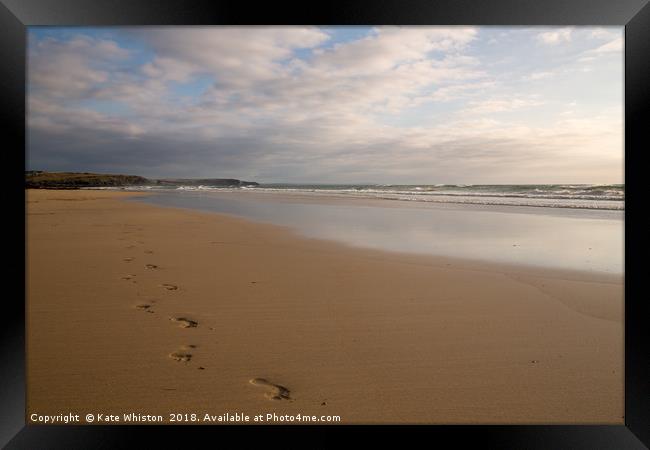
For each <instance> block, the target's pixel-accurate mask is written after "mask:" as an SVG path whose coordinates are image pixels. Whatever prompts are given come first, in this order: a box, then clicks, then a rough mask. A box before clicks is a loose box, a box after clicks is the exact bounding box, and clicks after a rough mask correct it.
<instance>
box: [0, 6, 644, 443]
mask: <svg viewBox="0 0 650 450" xmlns="http://www.w3.org/2000/svg"><path fill="white" fill-rule="evenodd" d="M226 24H228V25H240V24H241V25H244V24H247V25H256V24H260V25H265V24H266V25H271V24H286V25H294V24H300V25H304V24H314V25H325V24H331V25H618V26H625V184H626V206H625V242H626V248H625V425H621V426H605V425H548V426H547V425H539V426H533V425H530V426H529V425H523V426H515V425H512V426H463V425H458V426H417V427H414V426H391V427H342V426H327V427H317V426H309V427H304V426H299V427H286V426H275V427H250V426H243V427H241V426H240V427H224V426H220V427H205V426H202V427H181V428H178V427H165V426H44V425H26V424H25V302H24V300H25V283H24V280H25V264H24V263H25V247H24V246H23V244H22V242H24V241H25V239H24V238H25V221H24V218H25V214H24V213H25V191H24V170H25V149H26V146H25V144H26V143H25V136H26V134H25V75H26V29H27V27H28V26H32V25H53V26H56V25H66V26H71V25H85V26H101V25H226ZM649 55H650V5H648V0H618V1H608V0H546V1H539V0H489V1H488V0H381V1H380V0H374V1H373V0H365V1H361V0H356V1H352V0H348V1H328V2H321V3H318V4H314V3H311V2H303V3H297V4H289V3H287V4H286V5H284V6H283V5H279V4H278V3H276V2H259V4H257V3H255V4H253V3H252V2H246V1H243V0H240V1H233V0H214V1H209V0H192V1H190V0H146V1H145V0H139V1H137V0H95V1H93V2H89V1H88V0H0V98H1V99H2V102H0V111H1V113H0V114H1V115H0V123H1V124H2V129H3V132H4V133H3V134H4V138H5V145H6V146H5V148H4V152H2V158H3V167H4V168H5V171H4V174H5V180H9V182H8V183H7V184H6V185H5V186H3V189H2V193H3V194H2V198H3V201H4V202H7V203H9V204H10V205H11V206H10V209H11V211H12V213H11V214H10V215H9V216H6V219H5V221H4V222H5V226H7V227H8V230H7V231H8V233H9V234H8V235H7V236H6V239H7V240H8V241H10V242H12V243H14V244H15V245H14V246H12V248H11V250H9V252H10V253H9V254H8V255H6V259H5V260H6V261H10V262H11V263H10V264H7V267H5V270H4V275H5V280H7V282H8V283H9V284H10V285H12V287H14V288H15V291H13V292H14V294H12V295H4V296H3V297H4V299H3V304H4V307H5V311H6V314H7V316H6V317H5V318H4V319H5V320H3V327H0V329H1V330H2V341H1V344H0V345H1V349H2V353H0V355H2V364H1V368H0V379H1V380H2V382H1V384H0V409H1V411H2V412H1V414H0V445H6V448H15V449H24V448H30V449H31V448H40V449H42V448H65V449H73V448H130V447H131V446H134V443H135V442H136V441H138V440H141V439H146V442H147V447H149V448H151V447H153V446H154V445H155V443H157V442H159V443H161V444H167V445H169V444H172V443H182V444H183V445H191V443H192V442H193V441H194V439H195V436H194V434H195V433H196V434H197V435H198V436H196V441H194V442H201V441H203V440H204V439H208V441H207V442H211V441H210V439H211V438H216V437H218V439H219V440H221V439H223V436H224V433H227V434H230V433H236V434H237V438H238V439H240V441H238V442H239V444H240V445H242V444H245V443H246V440H247V439H248V438H249V437H255V438H260V437H261V438H262V439H265V440H266V439H270V440H276V439H277V440H278V442H280V443H288V444H289V445H291V443H292V442H293V443H294V444H295V445H301V442H303V444H304V445H305V446H308V447H311V446H316V447H321V446H330V445H332V446H333V445H340V444H341V443H340V440H339V433H340V432H341V431H342V432H344V433H345V434H346V435H347V434H350V433H355V432H357V431H361V432H363V434H364V435H365V434H367V433H366V432H372V434H373V437H375V436H376V437H379V438H380V439H381V440H382V441H386V440H390V439H391V438H392V437H393V432H394V431H396V430H397V431H408V432H409V433H412V434H413V438H414V439H415V438H421V439H424V440H425V441H424V442H428V443H430V444H434V445H435V444H437V443H439V442H440V441H441V440H444V441H446V442H453V445H454V447H464V446H468V445H478V446H481V447H487V448H499V449H524V448H525V449H563V448H566V449H628V448H629V449H642V448H644V446H645V447H649V446H650V349H649V347H648V339H647V337H648V333H647V332H646V330H647V327H646V324H645V322H646V320H647V318H648V317H650V311H649V310H650V307H649V306H648V305H649V303H648V301H647V295H645V296H644V295H643V292H644V290H643V286H642V285H641V283H642V282H643V278H644V277H645V276H646V275H645V274H644V266H643V264H642V263H641V261H643V259H642V256H643V255H642V254H641V252H642V248H643V247H644V245H643V244H645V243H647V237H646V236H647V230H648V227H646V226H644V225H645V222H644V221H643V216H644V213H643V207H644V205H643V197H642V196H643V193H642V184H641V183H642V180H643V177H644V173H643V169H644V167H643V161H642V158H643V154H644V152H646V151H648V150H647V149H648V148H650V147H648V145H647V137H646V136H647V131H646V128H647V125H646V122H645V121H644V119H645V117H647V116H648V114H647V113H648V110H649V109H650V58H649ZM21 238H22V239H21ZM21 241H22V242H21ZM5 294H6V293H5ZM251 430H254V431H255V433H251ZM287 430H288V431H290V432H291V434H292V436H293V435H294V434H298V435H302V436H304V438H305V441H300V440H295V441H294V440H293V439H292V440H291V441H286V439H287V436H285V435H284V434H285V433H283V436H282V437H281V439H279V438H280V437H279V436H278V433H279V432H285V431H287ZM314 431H322V432H320V433H318V437H317V438H315V437H314V435H313V433H314ZM188 433H191V435H189V436H191V437H190V439H188ZM199 439H200V440H199ZM212 442H215V443H216V442H218V441H212ZM399 442H400V445H403V444H402V442H403V441H399ZM413 442H416V441H413ZM328 444H329V445H328ZM301 446H302V445H301Z"/></svg>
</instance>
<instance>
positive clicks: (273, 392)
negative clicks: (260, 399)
mask: <svg viewBox="0 0 650 450" xmlns="http://www.w3.org/2000/svg"><path fill="white" fill-rule="evenodd" d="M249 383H250V384H253V385H255V386H262V387H265V388H266V389H268V392H267V393H266V394H264V396H265V397H266V398H268V399H269V400H292V398H291V396H290V395H289V394H290V391H289V389H287V388H286V387H284V386H280V385H279V384H273V383H271V382H270V381H268V380H267V379H266V378H253V379H252V380H250V381H249Z"/></svg>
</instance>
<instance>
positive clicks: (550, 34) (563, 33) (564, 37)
mask: <svg viewBox="0 0 650 450" xmlns="http://www.w3.org/2000/svg"><path fill="white" fill-rule="evenodd" d="M572 32H573V30H572V29H571V28H561V29H557V30H553V31H545V32H543V33H539V34H538V35H537V40H538V41H540V42H542V43H544V44H548V45H558V44H561V43H563V42H570V41H571V34H572Z"/></svg>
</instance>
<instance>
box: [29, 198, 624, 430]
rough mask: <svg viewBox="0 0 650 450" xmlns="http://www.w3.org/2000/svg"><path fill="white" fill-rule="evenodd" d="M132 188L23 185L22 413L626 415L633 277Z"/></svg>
mask: <svg viewBox="0 0 650 450" xmlns="http://www.w3.org/2000/svg"><path fill="white" fill-rule="evenodd" d="M133 195H138V194H134V193H127V192H111V191H98V190H96V191H93V190H80V191H41V190H29V191H28V193H27V217H26V220H27V250H26V255H27V280H26V289H27V290H26V293H27V299H26V307H27V324H26V325H27V330H26V335H27V388H28V398H27V417H28V423H29V422H30V421H29V417H30V415H31V414H33V413H35V414H39V415H56V414H68V413H73V414H79V415H81V423H84V417H83V416H85V415H86V414H88V413H93V414H97V413H102V414H107V415H110V414H113V415H116V416H117V417H118V418H120V419H123V417H122V416H123V414H125V413H138V414H150V415H158V414H159V415H163V416H164V419H165V421H166V422H169V415H170V414H193V413H194V414H197V422H195V423H205V422H202V419H203V418H204V414H206V413H207V414H210V415H213V416H219V415H225V414H226V413H229V414H236V413H237V414H243V415H248V416H250V418H251V419H250V422H249V423H252V421H253V417H254V416H256V415H259V414H263V415H264V416H265V417H266V414H269V413H275V414H276V415H277V416H278V417H279V416H282V415H293V416H294V417H295V416H296V415H297V414H301V415H316V416H317V417H319V418H320V416H327V415H329V416H334V415H338V416H340V417H341V420H340V422H335V423H342V424H380V423H381V424H389V423H391V424H392V423H422V424H451V423H465V424H467V423H484V424H497V423H539V424H542V423H543V424H553V423H584V424H587V423H589V424H594V423H599V424H622V423H623V422H624V418H623V386H624V382H623V320H622V315H623V277H622V276H612V275H599V274H587V273H572V272H563V271H557V270H556V271H553V270H541V269H533V268H517V267H507V266H503V265H491V264H488V263H476V262H473V263H470V262H463V261H461V260H452V259H448V258H434V257H423V256H413V255H408V254H399V253H389V252H380V251H374V250H363V249H356V248H351V247H347V246H344V245H341V244H338V243H333V242H328V241H322V240H316V239H306V238H302V237H299V236H297V235H295V234H294V233H292V232H291V231H289V230H287V229H285V228H282V227H277V226H272V225H266V224H257V223H252V222H248V221H244V220H241V219H238V218H233V217H230V216H226V215H219V214H210V213H202V212H196V211H189V210H181V209H173V208H161V207H156V206H152V205H147V204H143V203H139V202H132V201H125V200H126V198H127V197H130V196H133ZM190 417H191V416H190ZM94 423H97V421H96V419H95V422H94ZM120 423H124V422H123V420H121V421H120ZM183 423H186V422H183ZM212 423H214V422H212ZM275 423H279V422H275ZM283 423H286V422H283ZM291 423H298V422H295V421H294V422H291ZM312 423H313V422H312Z"/></svg>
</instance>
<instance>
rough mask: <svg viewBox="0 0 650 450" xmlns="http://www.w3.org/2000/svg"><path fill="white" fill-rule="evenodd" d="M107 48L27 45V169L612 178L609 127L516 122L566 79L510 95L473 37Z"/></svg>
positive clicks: (300, 33)
mask: <svg viewBox="0 0 650 450" xmlns="http://www.w3.org/2000/svg"><path fill="white" fill-rule="evenodd" d="M560 31H562V30H554V31H553V32H560ZM122 33H123V34H120V35H119V37H120V39H115V40H108V39H96V38H92V37H88V36H77V37H73V38H71V39H52V38H43V39H40V40H38V39H36V40H31V41H30V66H29V103H28V106H29V108H28V132H29V137H30V138H29V151H28V158H29V166H30V167H32V168H35V169H50V170H83V171H86V170H93V171H113V172H125V173H135V174H141V175H144V176H151V177H162V176H182V177H236V178H243V179H255V180H259V181H295V182H309V181H313V182H315V181H322V182H355V181H357V182H358V181H360V180H364V181H372V180H375V181H377V182H405V183H409V182H415V180H417V182H433V183H436V182H450V183H454V182H466V181H467V182H480V181H481V180H483V181H485V182H497V181H498V180H501V181H502V182H526V181H525V180H526V179H530V180H531V181H530V182H533V181H532V178H531V177H533V175H534V174H532V173H531V172H530V170H527V168H530V167H536V168H538V167H545V168H546V169H548V168H553V171H554V172H552V173H553V174H554V176H556V177H565V178H566V179H567V181H570V182H579V181H581V180H579V179H575V176H574V178H572V179H570V180H569V179H568V178H570V176H571V173H581V174H583V175H581V176H582V177H583V178H582V181H585V182H591V181H593V180H589V179H588V178H589V177H591V176H592V175H593V174H594V173H596V172H595V171H596V170H599V171H600V170H601V169H597V167H603V161H607V162H608V163H610V165H611V166H612V167H618V166H619V165H620V164H622V144H621V142H622V139H619V137H620V136H621V133H622V131H621V129H619V128H617V127H618V126H619V125H620V120H619V118H618V116H617V114H615V113H612V114H610V115H607V116H602V117H601V116H599V115H597V114H596V115H594V114H586V115H582V116H581V115H580V114H577V113H575V114H572V115H570V116H567V115H564V116H563V115H562V114H561V112H562V111H566V102H564V103H562V102H558V103H561V104H562V109H561V110H559V111H557V113H556V114H555V115H552V114H551V115H549V118H548V119H546V122H545V123H533V121H530V120H528V117H527V116H528V113H531V112H534V111H535V108H537V107H538V106H540V105H542V104H546V98H545V97H544V96H543V92H544V91H541V90H540V91H539V92H542V94H540V93H538V92H537V91H535V89H542V88H544V87H548V86H551V85H550V84H549V83H544V80H546V79H547V78H550V77H551V76H553V77H554V80H553V81H554V82H555V81H556V78H557V79H559V81H562V77H566V76H567V75H566V74H564V73H563V72H561V71H558V70H557V67H553V66H549V65H540V64H538V65H535V66H534V67H533V68H528V69H526V70H527V72H526V71H525V70H524V71H523V72H522V71H520V70H519V67H518V66H516V67H515V68H516V69H517V70H515V68H511V69H510V70H511V71H512V73H511V74H510V75H512V74H516V77H514V78H516V79H517V80H519V82H521V80H524V81H530V80H537V81H538V82H537V83H528V84H530V85H532V86H533V87H531V88H528V87H527V86H525V85H526V83H521V84H520V85H518V84H516V83H510V82H509V80H510V79H511V78H508V77H504V75H503V73H495V70H496V69H495V68H494V66H493V65H491V64H490V61H489V60H488V61H487V62H486V60H485V58H487V56H485V55H484V54H483V52H482V51H481V50H482V49H483V48H484V47H481V45H480V43H481V42H480V41H481V34H480V30H479V29H477V28H473V27H407V28H398V27H378V28H374V29H369V30H368V33H367V34H366V35H365V36H362V37H360V38H355V39H350V40H341V39H339V38H340V36H337V35H336V33H334V32H325V31H323V30H320V29H318V28H313V27H205V28H204V27H196V28H194V27H192V28H142V29H132V30H127V31H124V32H122ZM569 35H570V31H569ZM529 36H533V37H535V36H538V34H537V33H535V32H529ZM560 36H563V35H562V33H560ZM549 39H550V38H549ZM557 39H560V40H562V39H565V38H563V37H558V38H557ZM594 39H595V38H594ZM129 41H135V42H137V43H138V45H137V46H129V49H127V48H126V46H125V44H124V43H125V42H129ZM563 42H564V43H565V44H566V42H568V41H563ZM119 43H122V45H124V46H120V44H119ZM605 45H607V44H602V46H605ZM139 47H144V48H145V49H146V52H144V53H138V51H137V50H134V48H139ZM492 48H494V47H492ZM598 48H600V47H598ZM505 51H506V54H508V53H507V52H508V50H507V49H505ZM612 51H613V50H612ZM601 52H604V50H602V51H601ZM502 56H503V55H502ZM514 61H515V63H513V64H518V61H517V60H516V58H515V59H514ZM506 75H508V73H506ZM572 76H576V77H578V76H579V75H575V74H574V75H572ZM582 76H583V77H584V75H582ZM199 80H200V81H201V82H200V83H199ZM197 83H198V84H197ZM525 89H528V91H526V90H525ZM612 89H613V88H612ZM187 90H189V91H191V92H192V93H191V94H187V93H186V92H187ZM572 98H573V97H572ZM551 103H552V102H551ZM511 111H517V112H519V113H520V114H518V115H517V117H512V116H513V115H508V116H505V115H503V114H499V113H502V112H511ZM504 117H508V118H511V120H503V118H504ZM569 119H571V120H569ZM568 151H569V153H570V155H569V156H567V152H568ZM524 168H526V169H524ZM590 168H591V169H590ZM592 169H593V170H592ZM548 173H551V172H548V171H546V172H540V173H539V174H538V175H539V177H543V176H546V175H547V174H548ZM598 173H600V172H598ZM535 176H537V175H535ZM617 176H618V175H617ZM438 180H440V181H438ZM537 181H540V182H544V181H543V180H541V179H540V180H537Z"/></svg>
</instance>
